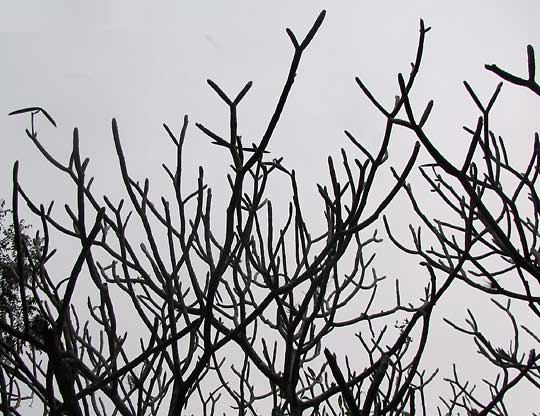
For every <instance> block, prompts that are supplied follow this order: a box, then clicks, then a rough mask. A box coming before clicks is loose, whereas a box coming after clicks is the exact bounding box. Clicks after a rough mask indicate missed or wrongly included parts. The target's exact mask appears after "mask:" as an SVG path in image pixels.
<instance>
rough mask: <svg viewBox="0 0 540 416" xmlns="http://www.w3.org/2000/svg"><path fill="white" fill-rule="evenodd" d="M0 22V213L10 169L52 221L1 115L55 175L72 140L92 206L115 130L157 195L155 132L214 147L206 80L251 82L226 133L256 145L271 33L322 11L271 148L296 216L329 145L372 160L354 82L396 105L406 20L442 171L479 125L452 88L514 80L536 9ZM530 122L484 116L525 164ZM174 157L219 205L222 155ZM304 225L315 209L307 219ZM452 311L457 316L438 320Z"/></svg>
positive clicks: (277, 66) (160, 10)
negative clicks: (420, 42) (177, 132)
mask: <svg viewBox="0 0 540 416" xmlns="http://www.w3.org/2000/svg"><path fill="white" fill-rule="evenodd" d="M2 9H3V10H2V13H1V14H0V51H1V57H2V59H1V75H0V131H1V134H2V147H1V148H0V149H1V150H0V189H2V192H1V193H0V197H3V198H6V199H9V197H10V193H11V168H12V163H13V161H14V160H20V162H21V168H20V177H21V182H22V184H23V186H24V187H25V189H27V190H28V191H29V192H30V193H31V194H32V196H33V197H34V198H35V200H37V201H43V202H47V201H49V200H51V199H55V200H56V201H57V203H58V204H59V206H61V205H62V204H63V202H64V201H66V199H67V202H71V201H72V199H73V193H72V192H71V191H70V190H71V189H72V188H70V187H69V186H68V185H67V182H66V181H65V180H64V179H63V178H61V176H60V175H58V174H57V173H56V172H55V171H54V169H53V168H52V167H51V166H49V165H48V164H47V163H45V162H44V161H43V159H42V158H41V157H40V155H39V154H38V152H37V151H36V150H35V149H34V147H33V146H32V145H31V143H29V141H28V140H25V139H26V137H25V134H24V128H26V127H27V125H28V123H27V121H28V120H27V118H26V117H21V116H19V117H7V114H8V113H9V112H10V111H13V110H15V109H18V108H22V107H28V106H42V107H44V108H45V109H47V110H48V111H49V112H50V113H51V115H52V116H53V117H54V118H55V119H56V121H57V123H58V128H57V129H53V128H52V127H51V126H49V125H47V123H46V122H44V121H43V120H40V121H39V123H38V131H39V132H40V137H41V139H42V140H43V142H44V143H46V144H47V146H49V149H50V150H51V152H52V153H54V154H55V155H58V157H59V158H60V159H61V160H63V161H67V158H68V156H69V153H70V143H71V131H72V129H73V127H75V126H77V127H79V129H80V135H81V147H82V151H83V153H85V154H86V155H88V156H90V158H91V165H90V166H91V167H90V171H91V173H92V174H94V175H96V184H95V185H94V186H95V187H96V189H97V190H99V192H100V193H115V192H117V191H118V190H119V189H120V186H119V179H118V177H117V172H118V168H117V164H116V158H115V156H114V151H113V149H114V148H113V144H112V140H111V133H110V130H111V129H110V125H111V124H110V123H111V118H112V117H116V118H117V120H118V123H119V126H120V132H121V135H122V138H123V142H124V146H125V150H126V153H127V156H128V159H129V161H130V163H131V165H132V170H134V169H137V176H139V177H140V178H144V177H146V176H149V177H150V178H151V180H152V184H153V186H154V188H153V190H154V192H155V194H159V193H160V192H165V188H166V187H168V186H169V184H168V181H166V180H165V177H164V175H163V174H162V170H161V167H160V166H161V163H162V162H163V161H171V158H170V152H171V150H172V147H171V146H170V144H169V141H168V139H167V137H166V136H165V134H163V130H162V128H161V124H162V123H163V122H166V123H168V124H169V125H171V126H174V127H175V128H176V129H177V128H178V126H179V123H180V121H181V117H182V116H183V115H184V114H188V115H189V116H190V119H191V121H192V126H193V123H194V122H202V123H204V124H205V125H207V126H208V127H210V128H213V129H215V130H216V131H219V130H220V129H223V128H225V127H226V125H227V123H228V119H227V114H226V108H225V106H224V104H223V103H222V102H221V101H220V100H219V98H218V97H217V96H216V95H215V94H214V93H213V91H211V89H210V88H209V87H208V86H207V84H206V79H207V78H211V79H213V80H214V81H216V82H217V83H218V84H219V85H220V86H221V87H222V88H223V89H224V90H225V91H226V92H228V93H230V94H231V95H234V94H236V92H238V91H239V90H240V89H241V88H242V86H243V85H244V84H245V83H246V82H247V81H249V80H252V81H253V82H254V86H253V88H252V90H251V91H250V93H249V95H248V96H247V97H246V98H245V100H244V101H243V103H242V106H241V107H240V110H239V111H240V113H239V116H240V123H241V124H240V129H241V130H240V132H241V134H242V135H243V137H244V138H248V139H249V140H253V141H258V140H259V138H260V135H261V134H262V132H263V131H264V128H265V126H266V123H267V121H268V119H269V117H270V114H271V111H272V110H273V108H274V106H275V103H276V101H277V97H278V94H279V91H280V88H281V86H282V83H283V81H284V79H285V76H286V73H287V70H288V65H289V62H290V58H291V56H292V47H291V45H290V42H289V39H288V37H287V35H286V34H285V28H286V27H290V28H291V29H293V30H294V31H295V33H297V35H298V36H303V34H305V32H306V30H307V29H308V28H309V27H310V26H311V24H312V23H313V21H314V19H315V18H316V16H317V14H318V13H319V12H320V11H321V10H322V9H326V10H327V17H326V20H325V22H324V25H323V27H322V28H321V30H320V31H319V33H318V34H317V37H316V38H315V40H314V41H313V43H312V44H311V46H310V47H309V49H308V51H307V53H306V55H305V58H304V60H303V62H302V63H301V67H300V70H299V73H298V77H297V82H296V84H295V86H294V92H293V94H292V95H291V98H290V101H289V103H288V105H287V106H286V109H285V114H284V117H283V120H282V122H281V124H280V127H279V129H278V130H277V133H276V136H275V138H274V141H273V142H272V144H271V145H270V149H271V150H272V151H273V152H275V154H276V156H284V157H285V162H286V163H287V165H288V166H289V167H291V168H295V169H296V170H297V172H298V176H299V181H300V183H301V185H302V187H303V188H302V191H303V192H304V193H305V194H306V198H307V199H308V200H309V199H310V198H314V197H315V195H316V188H315V187H314V185H313V184H314V182H315V181H318V180H319V181H320V180H326V177H327V174H326V168H324V166H326V157H327V156H328V155H329V154H331V155H336V154H338V152H339V149H340V148H341V147H346V148H347V147H348V143H347V142H346V139H345V137H344V135H343V133H342V132H343V130H344V129H348V130H350V131H351V132H353V133H354V134H355V136H356V137H357V138H361V140H362V141H363V143H364V144H365V145H366V146H367V147H368V148H371V149H375V148H376V146H377V144H378V143H379V140H380V133H381V130H382V128H383V124H382V119H381V118H380V116H379V115H378V114H377V113H376V111H374V110H373V108H372V107H371V106H370V104H369V103H368V101H367V100H366V99H365V97H363V95H362V93H361V91H360V90H359V89H358V87H357V86H356V84H355V82H354V77H355V76H359V77H361V78H362V79H363V80H364V81H365V82H366V83H367V85H368V86H369V87H370V88H372V90H373V92H374V93H375V94H376V95H377V96H378V97H380V98H381V100H382V101H383V102H385V103H387V104H389V103H391V102H392V101H393V99H394V95H395V94H396V93H397V91H398V88H397V81H396V74H397V73H398V72H408V70H409V62H411V61H412V60H413V58H414V53H415V51H416V44H417V39H418V27H419V20H420V18H423V19H424V20H425V22H426V24H427V25H428V26H431V27H432V30H431V31H430V32H429V34H428V38H427V43H426V47H425V55H424V64H423V67H422V69H421V73H420V76H419V81H418V85H417V88H416V90H415V93H414V99H415V101H416V102H417V103H418V106H423V105H424V104H425V103H426V102H427V101H428V100H429V99H434V100H435V107H434V111H433V114H432V118H431V120H430V123H429V127H428V129H429V130H430V132H432V134H433V136H432V137H433V138H434V141H435V142H436V143H437V144H438V145H439V146H440V147H441V148H442V149H443V151H444V152H448V154H449V155H450V157H458V155H460V154H461V153H460V152H461V151H462V148H463V146H464V144H466V139H467V136H466V135H464V134H463V132H462V130H461V127H462V126H463V125H472V124H474V123H475V120H476V118H477V116H478V113H477V112H476V109H475V107H474V104H473V103H472V101H471V100H470V99H469V98H468V96H467V94H466V92H465V89H464V88H463V86H462V81H463V80H468V81H469V82H470V83H471V84H472V86H473V87H475V89H476V90H477V92H478V93H479V95H480V96H482V97H488V96H490V94H491V92H492V91H493V89H494V88H495V86H496V85H497V82H498V79H496V77H495V76H494V75H493V74H491V73H488V72H487V71H485V70H484V68H483V66H484V64H486V63H497V64H499V65H500V66H502V67H504V68H508V69H510V70H513V71H515V72H518V73H523V74H524V73H525V70H526V51H525V47H526V45H527V44H532V45H533V46H535V47H536V48H537V54H540V29H539V26H538V22H539V18H540V2H539V1H538V0H514V1H512V2H511V1H507V0H506V1H493V0H491V1H487V0H479V1H474V0H469V1H464V0H456V1H433V0H431V1H430V0H418V1H378V2H375V1H347V0H339V1H333V2H323V1H313V0H302V1H294V2H292V1H291V2H284V1H276V2H255V1H253V0H251V1H247V0H244V1H227V2H226V1H198V2H194V1H190V2H188V1H167V2H166V1H152V2H148V1H146V2H142V1H123V0H122V1H91V2H82V1H55V0H49V1H46V2H45V1H41V0H34V1H25V2H9V5H8V4H7V3H6V4H5V5H4V7H3V8H2ZM539 110H540V105H539V103H538V100H537V99H536V100H535V99H534V98H533V97H531V96H530V95H529V94H527V93H525V92H524V91H519V90H517V89H515V88H510V87H507V88H505V89H504V90H503V93H502V95H501V99H500V104H498V105H497V108H496V110H494V117H495V119H496V121H495V123H496V124H495V127H494V128H495V129H496V130H497V131H499V132H500V133H501V134H504V135H505V137H508V138H509V139H510V137H511V138H512V139H511V140H512V148H511V149H510V151H511V152H512V153H515V155H516V157H518V158H519V157H520V155H524V154H525V153H523V152H524V151H528V150H529V149H530V143H531V141H530V140H531V138H532V133H533V131H535V129H536V130H538V114H539ZM412 145H413V140H412V138H411V137H410V136H407V135H405V136H404V137H403V140H402V142H400V143H399V144H398V145H397V149H402V150H403V152H404V154H405V151H408V150H409V149H411V148H412ZM186 155H187V160H186V171H190V170H191V172H193V178H192V179H193V180H195V174H196V168H197V166H198V165H200V164H203V165H204V166H205V167H206V172H207V180H208V182H209V183H210V184H211V185H212V186H214V187H216V188H217V190H216V194H217V197H216V198H219V197H220V191H219V188H220V186H223V185H224V184H225V180H224V172H225V170H226V169H227V165H228V164H229V162H228V160H227V159H226V158H225V155H224V152H223V151H222V149H219V148H216V147H215V146H212V145H210V140H209V139H207V138H206V137H205V136H203V135H202V134H201V133H200V132H199V131H198V130H197V129H195V128H194V127H192V128H190V130H189V133H188V142H187V149H186ZM161 187H163V191H162V190H161ZM225 191H226V190H224V191H223V192H222V193H221V196H223V197H224V196H225V195H226V192H225ZM319 214H320V209H318V210H316V211H314V212H313V215H319ZM459 302H463V300H462V299H460V300H459V301H456V304H455V305H453V306H454V307H459V306H460V305H459ZM459 316H462V315H459ZM435 333H436V334H437V332H435ZM471 348H472V347H471V346H469V351H471ZM444 354H445V357H447V358H448V362H450V361H452V360H456V359H458V358H457V357H456V356H453V355H452V351H444ZM455 354H459V353H458V352H455ZM522 404H523V403H522ZM524 406H525V405H524ZM524 408H525V407H524ZM518 413H519V412H518Z"/></svg>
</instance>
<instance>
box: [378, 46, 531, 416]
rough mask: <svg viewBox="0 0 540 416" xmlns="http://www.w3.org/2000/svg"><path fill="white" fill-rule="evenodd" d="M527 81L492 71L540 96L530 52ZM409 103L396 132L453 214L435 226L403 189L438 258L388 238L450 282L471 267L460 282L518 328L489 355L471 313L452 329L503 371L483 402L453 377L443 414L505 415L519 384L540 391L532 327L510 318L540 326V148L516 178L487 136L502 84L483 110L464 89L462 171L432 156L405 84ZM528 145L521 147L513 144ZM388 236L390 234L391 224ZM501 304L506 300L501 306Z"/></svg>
mask: <svg viewBox="0 0 540 416" xmlns="http://www.w3.org/2000/svg"><path fill="white" fill-rule="evenodd" d="M527 58H528V76H527V77H526V78H520V77H518V76H515V75H512V74H510V73H508V72H506V71H504V70H502V69H500V68H498V67H497V66H496V65H486V69H488V70H489V71H492V72H494V73H495V74H496V75H498V76H499V77H501V78H503V79H504V80H506V81H508V82H509V83H511V84H515V85H519V86H524V87H527V88H528V89H530V90H531V91H532V92H534V93H535V94H536V95H540V88H539V86H538V84H537V83H536V81H535V58H534V49H533V48H532V46H528V47H527ZM400 85H401V90H402V92H403V95H404V97H405V110H406V115H407V119H406V120H400V121H398V123H399V124H401V125H403V126H406V127H408V128H409V129H411V130H412V131H413V132H414V133H415V134H416V136H417V137H418V139H419V140H420V142H421V143H422V145H423V146H424V147H425V149H426V150H427V151H428V153H429V154H430V156H431V157H432V158H433V163H430V164H427V165H424V166H422V167H421V169H420V170H421V173H422V175H423V177H424V178H425V179H426V180H427V182H428V183H429V185H430V187H431V190H432V191H433V192H435V194H436V195H438V196H439V197H440V199H441V201H442V202H443V204H444V205H445V206H446V207H447V209H446V210H445V211H446V212H449V213H451V214H452V215H453V216H452V217H451V218H448V219H447V218H445V219H441V218H432V217H431V216H430V215H428V214H427V212H426V210H425V209H423V208H422V207H421V206H420V205H419V203H418V202H417V199H416V194H415V192H414V191H413V190H412V189H411V188H410V187H406V188H405V189H406V191H407V194H408V196H409V198H410V201H411V203H412V206H413V209H414V210H415V211H416V213H417V214H418V217H419V218H420V220H421V221H422V222H423V224H424V226H425V227H426V228H427V229H428V230H429V232H430V233H431V234H432V236H434V237H435V241H436V242H437V243H438V246H439V248H433V247H431V248H429V249H428V248H427V247H426V243H425V242H423V240H425V237H424V238H422V237H421V234H420V229H418V231H415V230H413V228H412V227H411V232H412V235H413V240H414V247H413V248H408V247H405V246H404V245H402V243H400V242H398V241H397V239H396V238H395V237H393V236H392V234H390V235H391V238H393V240H394V242H395V243H396V244H397V245H398V246H399V247H401V248H402V249H403V250H405V251H407V252H409V253H413V254H416V255H418V256H421V257H422V259H423V262H424V263H425V264H426V265H427V267H429V268H431V269H433V270H436V271H437V273H439V274H440V275H442V276H444V275H447V274H448V273H452V272H455V270H456V267H455V265H456V263H458V262H459V261H460V259H461V260H463V259H465V260H466V262H465V263H464V267H463V268H461V269H460V270H459V274H458V277H459V279H461V280H462V281H464V282H466V283H467V284H468V285H469V286H470V287H472V288H474V289H477V290H479V291H481V292H485V293H487V294H489V295H494V296H497V298H498V300H495V299H494V300H493V302H494V304H495V305H496V306H497V308H498V309H499V311H500V312H502V313H503V314H504V315H505V316H506V318H507V319H508V322H509V324H510V327H511V328H512V334H511V337H510V347H509V348H501V347H497V346H495V345H493V341H490V340H489V338H488V336H487V335H486V333H485V332H484V331H482V330H481V328H480V324H479V323H478V322H477V320H476V318H475V316H474V315H473V312H471V311H469V319H467V321H466V323H467V324H466V325H464V326H463V325H457V324H455V323H452V322H449V321H448V323H449V324H450V325H451V326H452V327H454V328H455V329H457V330H458V331H460V332H462V333H465V334H468V335H470V336H472V337H473V338H474V340H475V343H476V345H477V346H478V350H479V352H480V354H481V355H483V356H484V357H485V358H486V359H488V360H489V361H490V362H491V363H492V364H493V365H494V366H496V367H497V368H499V370H500V371H499V375H498V377H497V378H496V379H495V380H494V381H485V384H486V387H487V391H488V394H487V397H482V395H481V394H480V393H478V392H477V391H476V389H475V385H474V384H469V383H467V382H463V381H462V378H461V377H459V376H458V372H457V370H456V369H454V374H453V377H452V378H449V379H448V381H449V383H450V386H451V389H452V393H451V398H450V399H447V400H445V402H444V405H445V410H444V414H453V412H456V411H458V410H459V409H460V408H463V409H465V411H466V412H467V413H468V414H481V415H487V414H495V415H507V414H509V413H508V410H507V408H506V406H505V402H504V399H505V398H506V396H507V394H508V393H509V392H510V390H511V389H512V388H514V387H515V386H516V385H517V384H518V382H519V381H521V380H528V381H529V382H530V383H532V384H533V385H534V386H535V387H536V388H538V387H540V373H539V371H538V370H539V367H538V361H539V359H540V355H539V354H538V353H537V352H536V351H535V350H534V349H532V350H531V349H527V348H526V347H523V344H526V345H531V344H532V345H537V344H538V342H539V341H540V339H539V338H538V336H537V335H536V334H535V333H534V331H532V330H531V329H529V327H528V326H527V325H520V324H518V322H517V319H516V316H515V315H514V313H513V311H512V309H511V301H514V302H516V301H517V302H520V303H523V304H524V305H526V306H527V307H528V309H529V311H530V312H531V316H532V317H533V318H536V319H538V318H540V308H539V306H540V304H539V302H540V296H539V293H540V292H539V288H540V268H539V265H540V255H539V254H538V250H539V236H540V234H539V232H538V228H539V219H540V200H539V197H538V194H537V181H538V177H539V174H540V140H539V136H538V133H535V134H534V137H533V140H532V149H531V152H530V158H529V160H528V162H527V163H526V165H525V166H524V167H523V168H522V169H521V170H520V169H516V168H515V167H513V166H514V164H512V163H511V161H510V158H509V155H508V152H507V149H506V146H505V142H504V140H503V138H502V137H500V136H499V137H497V136H496V134H495V133H494V132H493V131H492V130H491V128H490V122H491V117H490V116H491V110H492V109H493V107H494V106H495V104H496V101H497V98H498V97H499V94H500V92H501V88H502V85H503V83H502V82H501V83H499V84H498V85H497V87H496V88H495V90H494V92H493V94H492V96H491V98H490V99H489V101H488V102H487V103H482V101H481V100H480V98H479V97H478V95H477V93H476V92H475V91H474V90H473V88H472V87H471V86H470V85H469V84H468V83H467V82H464V85H465V88H466V90H467V91H468V93H469V94H470V96H471V98H472V100H473V101H474V103H475V104H476V106H477V107H478V109H479V111H480V117H479V118H478V120H477V123H476V126H475V127H474V128H468V127H464V129H465V131H466V132H467V133H468V134H469V135H470V136H471V137H472V138H471V141H470V145H469V147H468V150H467V153H466V155H465V157H464V161H463V164H462V165H461V166H460V167H458V166H455V165H454V164H453V163H451V162H450V161H449V160H448V159H447V158H445V156H443V155H442V154H441V153H440V152H439V151H438V150H437V148H436V146H435V145H434V143H433V142H432V141H431V139H430V138H429V136H428V134H427V133H426V132H425V131H424V129H423V126H422V125H423V123H422V122H421V121H420V122H417V121H416V116H415V114H414V111H413V109H412V108H411V104H410V101H409V94H408V93H406V89H405V83H404V81H403V80H402V79H400ZM516 139H524V138H514V140H516ZM386 225H387V230H388V231H389V232H390V228H389V225H388V222H386ZM467 233H471V237H470V238H471V244H470V249H469V250H468V251H467V250H466V248H464V246H463V244H462V243H461V241H462V238H463V236H464V235H465V234H467ZM501 297H502V298H503V299H505V300H504V301H503V300H500V298H501Z"/></svg>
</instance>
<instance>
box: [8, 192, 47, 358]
mask: <svg viewBox="0 0 540 416" xmlns="http://www.w3.org/2000/svg"><path fill="white" fill-rule="evenodd" d="M10 213H11V210H9V209H7V208H5V201H4V200H0V321H2V323H5V324H7V325H9V326H10V327H11V328H13V329H16V330H18V331H21V332H24V317H23V307H22V302H21V296H20V280H19V279H22V281H23V284H24V285H26V286H27V287H28V285H29V283H31V281H32V280H31V279H32V276H33V274H34V271H35V267H36V264H37V260H38V259H39V253H40V249H39V247H40V245H39V241H38V240H37V239H35V240H33V239H32V238H30V237H29V235H28V234H27V233H28V231H29V229H30V226H29V225H25V224H24V223H22V222H21V223H20V224H19V227H20V231H21V239H22V246H23V253H22V256H23V276H18V275H17V271H16V270H17V256H18V254H17V248H16V243H15V227H14V225H13V222H12V221H10V217H11V216H10V215H9V214H10ZM26 302H27V305H28V318H29V322H30V323H33V322H34V321H35V319H36V316H37V314H38V309H37V307H36V302H35V300H34V297H33V296H32V292H31V291H28V290H27V291H26ZM0 337H1V339H2V341H4V342H6V343H8V344H9V345H12V346H15V347H16V348H18V349H19V348H20V347H21V343H20V342H15V340H14V339H13V337H10V336H7V335H5V334H3V333H1V332H0Z"/></svg>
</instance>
